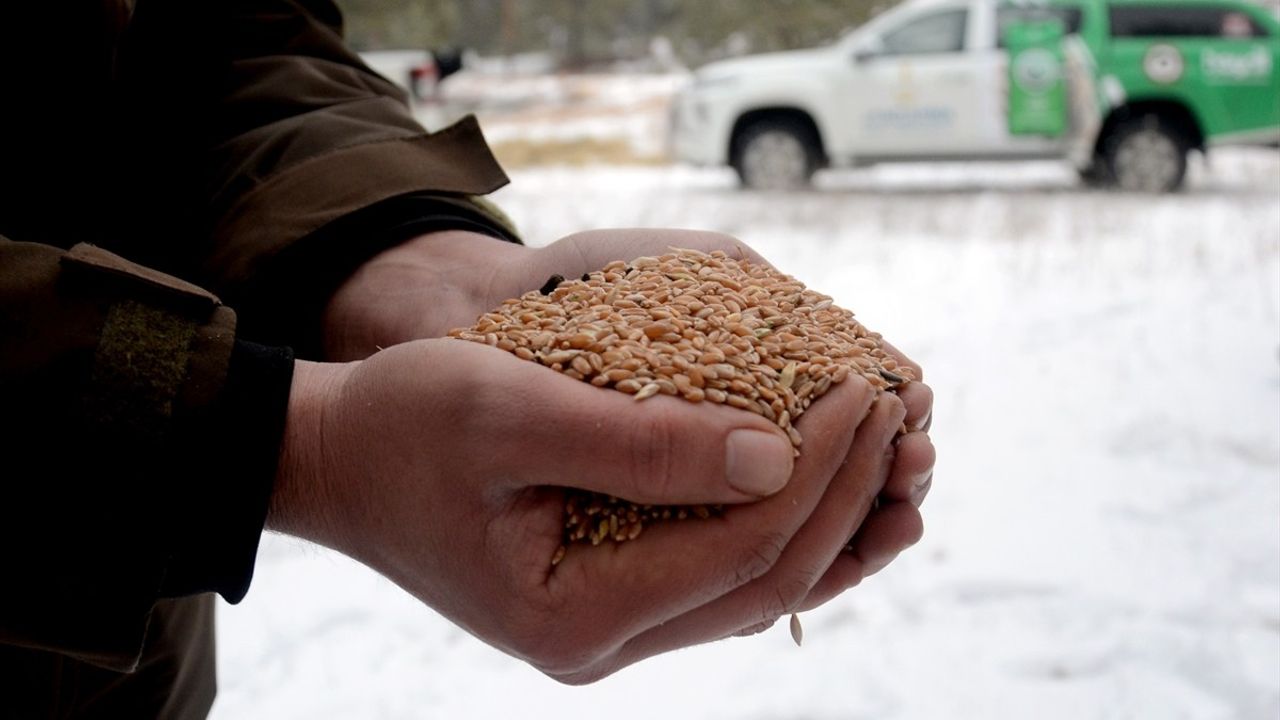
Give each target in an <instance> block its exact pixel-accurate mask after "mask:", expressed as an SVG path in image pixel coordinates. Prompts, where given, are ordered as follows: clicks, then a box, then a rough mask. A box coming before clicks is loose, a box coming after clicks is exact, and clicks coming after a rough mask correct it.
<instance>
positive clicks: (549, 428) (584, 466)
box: [472, 345, 794, 505]
mask: <svg viewBox="0 0 1280 720" xmlns="http://www.w3.org/2000/svg"><path fill="white" fill-rule="evenodd" d="M472 346H473V347H475V348H477V349H479V350H481V351H485V352H484V353H483V355H485V357H484V358H483V362H485V363H486V364H487V365H488V367H485V368H482V369H481V372H483V373H485V374H486V375H487V376H488V377H491V378H501V381H500V382H491V383H489V384H487V385H485V386H484V388H483V391H482V392H481V393H479V394H480V395H481V396H482V397H481V399H480V400H478V402H479V403H482V404H483V405H485V406H487V407H483V408H481V409H480V412H479V413H478V415H479V416H480V417H482V418H486V419H485V422H486V423H488V424H496V425H498V426H499V430H498V431H497V432H498V433H500V437H501V438H502V440H501V442H497V441H495V442H494V443H493V444H492V446H491V451H492V454H491V456H490V457H489V458H488V461H491V462H494V463H496V467H499V468H507V470H505V471H504V472H506V473H510V470H509V469H510V468H512V467H522V468H523V472H522V473H521V474H520V475H519V477H508V478H507V479H508V480H510V481H511V482H513V483H515V484H518V485H522V486H543V485H551V486H567V487H576V488H582V489H585V490H592V491H595V492H600V493H605V494H608V495H613V496H615V497H619V498H624V499H626V500H630V501H632V502H635V503H639V504H652V505H695V504H722V503H740V502H747V501H752V500H758V499H760V498H762V497H767V496H769V495H772V494H774V493H776V492H778V491H779V490H781V489H782V487H783V486H784V485H785V484H786V482H787V480H788V478H789V477H790V476H791V472H792V469H793V467H794V462H793V455H794V453H793V450H792V446H791V441H790V440H789V439H788V438H787V436H786V435H785V434H784V433H783V432H782V431H781V430H779V429H778V427H777V426H776V425H774V424H773V423H771V422H769V421H768V420H765V419H764V418H763V417H761V416H759V415H756V414H754V413H750V412H745V411H743V410H739V409H736V408H731V407H728V406H724V405H716V404H713V403H709V402H702V403H691V402H688V401H686V400H683V399H676V398H672V397H666V396H661V395H659V396H655V397H652V398H648V399H645V400H640V401H637V400H636V398H635V396H633V395H628V394H626V393H623V392H618V391H616V390H612V389H605V388H597V387H593V386H591V385H589V384H587V383H584V382H580V381H578V380H574V379H572V378H569V377H566V376H564V375H561V374H559V373H556V372H552V371H550V370H548V369H547V368H545V367H542V366H540V365H538V364H536V363H530V362H525V361H522V360H518V359H516V358H515V357H513V356H511V355H507V354H506V353H504V352H502V351H500V350H496V349H493V348H487V347H486V346H482V345H472ZM476 354H477V356H479V355H480V354H481V353H476ZM479 361H480V360H479V358H477V362H479ZM488 432H493V430H489V431H488Z"/></svg>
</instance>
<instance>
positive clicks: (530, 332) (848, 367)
mask: <svg viewBox="0 0 1280 720" xmlns="http://www.w3.org/2000/svg"><path fill="white" fill-rule="evenodd" d="M449 334H450V336H452V337H456V338H461V339H463V340H470V341H473V342H480V343H486V344H488V345H492V346H494V347H497V348H500V349H502V350H506V351H507V352H510V353H513V354H515V355H516V356H517V357H520V358H522V359H524V360H532V361H536V362H539V363H541V364H543V365H545V366H547V367H549V368H551V369H552V370H555V371H557V372H560V373H563V374H565V375H568V376H569V377H572V378H575V379H577V380H583V381H585V382H590V383H591V384H592V385H596V386H598V387H610V388H614V389H615V390H619V391H621V392H625V393H630V394H632V395H633V396H634V397H635V399H636V400H645V399H647V398H650V397H653V396H654V395H658V394H662V395H672V396H679V397H682V398H684V399H685V400H688V401H690V402H695V403H696V402H713V403H721V404H725V405H729V406H731V407H735V408H740V409H742V410H745V411H748V412H754V413H756V414H757V415H762V416H764V417H765V418H767V419H768V420H770V421H771V422H773V423H776V424H777V426H778V427H779V428H781V429H782V430H783V431H784V432H786V433H787V435H788V437H790V438H791V442H792V444H793V445H794V446H795V447H796V453H797V454H799V448H800V445H801V442H802V438H801V437H800V433H798V432H797V431H796V429H795V427H794V426H793V425H792V423H793V422H794V421H795V420H796V419H797V418H799V417H800V415H801V414H803V413H804V411H805V410H806V409H807V408H808V407H809V405H810V404H811V403H812V402H813V401H814V400H816V399H818V398H819V397H821V396H822V395H823V394H824V393H826V392H827V391H828V390H829V389H830V388H831V386H832V385H835V384H837V383H840V382H842V381H844V380H845V379H846V378H848V377H849V375H850V374H851V373H853V374H856V375H859V376H861V377H864V378H866V379H867V380H868V381H869V382H870V383H871V384H872V385H873V386H875V387H876V388H878V389H880V390H886V389H893V388H895V387H897V386H899V385H902V384H904V383H907V382H909V381H911V380H912V379H913V378H912V376H911V371H910V369H909V368H899V367H898V364H897V362H896V361H895V360H894V358H893V357H891V356H890V355H889V354H888V353H886V352H885V350H884V349H883V348H882V347H881V339H880V335H879V334H877V333H872V332H868V331H867V329H866V328H864V327H863V326H862V325H861V324H860V323H859V322H858V321H857V320H855V319H854V317H853V313H851V312H849V311H848V310H845V309H843V308H840V307H837V306H835V305H833V304H832V302H831V298H829V297H827V296H825V295H822V294H820V293H816V292H814V291H812V290H809V289H807V288H806V287H805V286H804V284H803V283H801V282H799V281H798V280H796V279H794V278H792V277H790V276H788V275H783V274H782V273H779V272H778V271H776V270H774V269H773V268H771V267H769V266H767V265H764V264H760V263H753V262H750V261H748V260H734V259H732V258H730V257H728V256H727V255H726V254H725V253H723V252H719V251H717V252H713V253H711V254H706V253H702V252H699V251H697V250H676V249H673V250H672V252H671V253H669V254H666V255H662V256H660V257H641V258H636V259H635V260H632V261H631V262H629V263H628V262H623V261H616V262H612V263H609V264H608V265H606V266H605V267H604V269H603V270H600V271H598V272H593V273H590V274H587V275H583V276H582V278H581V279H576V280H565V279H564V278H561V277H559V276H557V277H554V278H552V280H551V281H549V282H548V283H547V285H546V286H545V287H544V288H543V289H542V290H541V291H534V292H528V293H525V294H524V295H523V296H522V297H520V298H518V299H512V300H508V301H506V302H504V303H503V304H502V306H501V307H499V308H498V309H496V310H494V311H493V312H490V313H486V314H485V315H484V316H482V317H481V318H480V319H479V320H478V321H477V322H476V324H475V325H474V326H472V327H471V328H467V329H458V330H454V331H452V332H450V333H449ZM715 511H716V508H711V507H705V506H694V507H673V506H654V505H638V504H636V503H632V502H628V501H626V500H622V499H619V498H614V497H609V496H606V495H601V494H597V493H590V492H585V491H581V490H572V489H570V490H568V491H567V494H566V502H565V542H566V543H569V542H590V543H592V544H599V543H600V542H602V541H604V540H614V541H616V542H622V541H625V540H633V539H635V538H636V537H637V536H638V535H639V534H640V532H641V531H642V530H643V529H644V526H645V524H646V523H652V522H655V521H660V520H667V519H684V518H686V517H690V516H694V517H708V516H709V515H711V514H712V513H714V512H715ZM563 550H564V548H563V547H562V548H561V551H560V552H558V553H557V554H556V558H555V562H558V561H559V559H560V558H561V557H562V556H563Z"/></svg>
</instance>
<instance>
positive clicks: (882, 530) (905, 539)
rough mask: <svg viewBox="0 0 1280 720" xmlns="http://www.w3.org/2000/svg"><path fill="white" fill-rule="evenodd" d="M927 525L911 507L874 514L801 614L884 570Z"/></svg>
mask: <svg viewBox="0 0 1280 720" xmlns="http://www.w3.org/2000/svg"><path fill="white" fill-rule="evenodd" d="M923 533H924V521H923V520H922V519H921V517H920V511H919V510H917V509H916V508H915V506H914V505H911V504H909V503H892V504H889V505H882V506H881V507H880V509H878V510H876V511H875V512H873V513H871V514H870V515H869V516H868V517H867V519H866V521H865V522H863V524H862V527H861V528H859V529H858V534H857V535H855V536H854V539H853V542H852V543H851V544H852V545H853V547H854V550H853V551H852V552H846V553H841V554H840V557H838V558H836V560H835V562H833V563H832V564H831V567H829V568H827V572H826V573H825V574H824V575H823V576H822V579H821V580H819V581H818V582H817V584H815V585H814V586H813V588H812V589H811V590H810V591H809V594H808V596H806V597H805V599H804V602H802V603H801V604H800V608H799V610H797V612H806V611H809V610H812V609H814V608H816V607H818V606H820V605H824V604H826V603H828V602H830V601H831V600H832V599H834V598H835V597H837V596H838V595H840V594H841V593H843V592H844V591H845V590H848V589H849V588H851V587H854V586H856V585H858V584H859V583H861V582H862V581H863V580H865V579H866V578H867V577H870V576H871V575H874V574H875V573H877V572H879V571H880V570H883V569H884V568H885V567H886V566H887V565H889V563H891V562H893V560H894V559H895V558H896V557H898V555H899V554H901V553H902V551H904V550H906V549H907V548H909V547H911V546H912V545H915V544H916V543H917V542H919V541H920V537H921V536H922V534H923Z"/></svg>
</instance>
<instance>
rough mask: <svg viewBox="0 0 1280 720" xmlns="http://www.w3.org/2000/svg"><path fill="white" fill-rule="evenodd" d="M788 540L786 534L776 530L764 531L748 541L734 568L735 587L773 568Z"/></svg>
mask: <svg viewBox="0 0 1280 720" xmlns="http://www.w3.org/2000/svg"><path fill="white" fill-rule="evenodd" d="M787 540H788V538H787V536H786V535H784V534H783V533H781V532H776V531H774V532H767V533H762V534H761V535H759V536H758V537H756V538H755V539H754V540H753V541H752V542H749V543H747V544H746V545H745V547H744V549H743V551H742V554H741V555H740V556H739V559H738V562H737V565H736V567H735V568H734V575H733V578H734V587H740V586H742V585H746V584H747V583H749V582H751V581H752V580H755V579H757V578H760V577H762V576H763V575H764V574H765V573H767V572H769V571H770V570H771V569H773V566H774V565H775V564H777V562H778V558H780V557H782V550H783V548H785V547H786V545H787Z"/></svg>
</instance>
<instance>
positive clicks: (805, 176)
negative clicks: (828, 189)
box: [733, 120, 819, 190]
mask: <svg viewBox="0 0 1280 720" xmlns="http://www.w3.org/2000/svg"><path fill="white" fill-rule="evenodd" d="M818 163H819V157H818V142H817V139H816V138H814V137H813V133H812V132H811V131H810V130H809V129H808V128H806V127H804V126H803V125H801V124H800V123H796V122H789V121H786V120H762V121H760V122H757V123H754V124H752V125H750V126H748V127H747V128H746V129H745V130H743V131H742V133H741V135H739V136H738V140H737V142H736V143H734V153H733V169H734V170H737V171H738V177H739V178H740V179H741V180H742V184H743V185H746V186H747V187H749V188H754V189H757V190H794V189H797V188H803V187H805V186H807V185H808V184H809V179H810V178H812V177H813V173H814V172H816V171H817V169H818Z"/></svg>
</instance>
